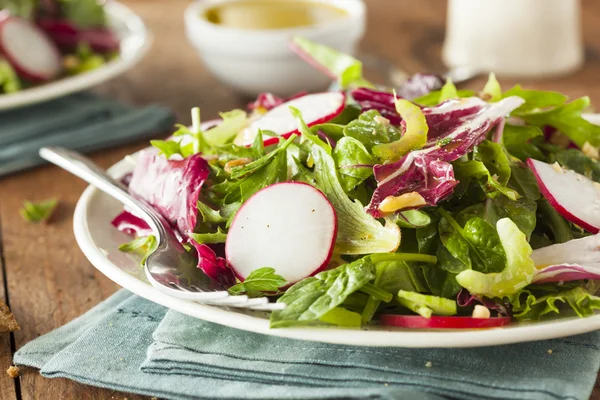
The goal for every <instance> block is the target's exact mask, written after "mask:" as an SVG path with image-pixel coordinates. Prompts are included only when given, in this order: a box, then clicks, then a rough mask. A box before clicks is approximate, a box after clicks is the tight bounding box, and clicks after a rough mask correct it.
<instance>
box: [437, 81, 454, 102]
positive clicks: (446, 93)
mask: <svg viewBox="0 0 600 400" xmlns="http://www.w3.org/2000/svg"><path fill="white" fill-rule="evenodd" d="M452 99H458V92H457V91H456V86H454V83H453V82H452V79H450V78H448V79H447V80H446V83H445V84H444V86H442V88H441V89H440V99H439V102H440V103H443V102H444V101H446V100H452Z"/></svg>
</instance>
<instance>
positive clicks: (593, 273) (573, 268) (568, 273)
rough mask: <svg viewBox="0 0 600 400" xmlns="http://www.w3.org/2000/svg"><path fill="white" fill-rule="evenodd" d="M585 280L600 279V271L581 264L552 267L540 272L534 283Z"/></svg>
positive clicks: (536, 275)
mask: <svg viewBox="0 0 600 400" xmlns="http://www.w3.org/2000/svg"><path fill="white" fill-rule="evenodd" d="M583 279H591V280H598V279H600V269H598V268H597V267H596V268H593V267H586V266H584V265H579V264H561V265H550V266H548V267H546V268H544V269H542V270H539V271H538V272H537V273H536V274H535V276H534V277H533V281H532V283H553V282H571V281H580V280H583Z"/></svg>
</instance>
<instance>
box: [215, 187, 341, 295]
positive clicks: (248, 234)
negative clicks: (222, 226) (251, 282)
mask: <svg viewBox="0 0 600 400" xmlns="http://www.w3.org/2000/svg"><path fill="white" fill-rule="evenodd" d="M336 235H337V217H336V214H335V210H334V208H333V206H332V205H331V203H330V202H329V200H327V198H326V197H325V195H323V193H321V192H320V191H319V190H317V189H315V188H314V187H312V186H310V185H307V184H305V183H299V182H283V183H277V184H275V185H271V186H268V187H266V188H264V189H262V190H261V191H259V192H257V193H256V194H254V195H253V196H252V197H251V198H250V199H248V200H247V201H246V202H245V203H244V204H243V205H242V207H241V208H240V209H239V210H238V212H237V214H236V216H235V219H234V220H233V223H232V224H231V227H230V229H229V232H228V234H227V241H226V243H225V254H226V257H227V261H228V262H229V263H230V264H231V267H232V268H233V270H234V271H235V273H236V275H237V277H238V278H239V279H240V280H242V281H243V280H244V279H245V278H246V277H247V276H248V275H249V274H250V272H252V271H254V270H255V269H258V268H262V267H271V268H274V269H275V272H276V273H277V274H279V275H281V276H282V277H284V278H285V279H286V280H287V281H288V282H289V283H290V284H291V283H295V282H297V281H299V280H301V279H303V278H306V277H308V276H311V275H314V274H316V273H318V272H320V271H321V270H323V269H324V268H325V267H327V265H328V264H329V260H330V259H331V254H332V252H333V246H334V244H335V238H336Z"/></svg>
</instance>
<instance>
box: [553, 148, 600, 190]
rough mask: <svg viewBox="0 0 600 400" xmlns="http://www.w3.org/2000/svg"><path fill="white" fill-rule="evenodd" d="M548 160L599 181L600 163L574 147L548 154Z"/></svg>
mask: <svg viewBox="0 0 600 400" xmlns="http://www.w3.org/2000/svg"><path fill="white" fill-rule="evenodd" d="M550 159H551V160H550V161H551V162H552V161H558V163H559V164H560V165H561V166H563V167H566V168H568V169H571V170H573V171H575V172H577V173H579V174H581V175H584V176H586V177H588V178H589V179H591V180H593V181H596V182H600V163H599V162H598V161H596V160H594V159H592V158H590V157H588V156H586V155H585V154H583V153H582V152H581V151H579V150H576V149H566V150H561V151H558V152H556V153H554V154H552V155H551V156H550Z"/></svg>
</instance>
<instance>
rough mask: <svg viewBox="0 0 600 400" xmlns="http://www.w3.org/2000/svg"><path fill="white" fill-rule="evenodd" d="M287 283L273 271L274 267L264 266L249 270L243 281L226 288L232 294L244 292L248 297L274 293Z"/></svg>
mask: <svg viewBox="0 0 600 400" xmlns="http://www.w3.org/2000/svg"><path fill="white" fill-rule="evenodd" d="M287 284H288V282H287V281H286V280H285V278H283V277H282V276H280V275H277V274H276V273H275V269H273V268H270V267H264V268H259V269H255V270H254V271H252V272H250V274H249V275H248V276H247V277H246V279H244V281H243V282H240V283H237V284H235V285H233V286H232V287H230V288H229V289H228V290H229V293H230V294H231V295H233V296H237V295H240V294H244V293H245V294H247V295H248V296H249V297H261V296H265V295H273V294H276V293H278V292H279V289H280V288H282V287H284V286H285V285H287Z"/></svg>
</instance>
